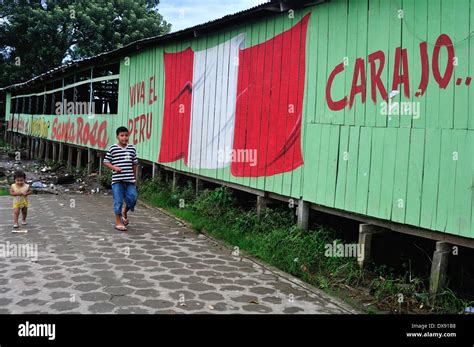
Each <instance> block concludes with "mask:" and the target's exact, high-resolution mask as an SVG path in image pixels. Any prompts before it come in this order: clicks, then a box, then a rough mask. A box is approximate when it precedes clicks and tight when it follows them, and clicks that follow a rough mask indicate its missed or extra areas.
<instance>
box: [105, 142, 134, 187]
mask: <svg viewBox="0 0 474 347" xmlns="http://www.w3.org/2000/svg"><path fill="white" fill-rule="evenodd" d="M104 163H111V164H112V165H113V166H117V167H119V168H121V169H122V172H120V173H119V172H115V171H114V172H113V173H112V184H114V183H117V182H128V183H135V175H134V174H133V165H134V164H135V165H137V164H138V159H137V150H136V149H135V147H134V146H133V145H127V147H125V148H122V147H120V146H119V145H117V144H114V145H112V146H110V147H109V149H108V151H107V153H106V154H105V158H104Z"/></svg>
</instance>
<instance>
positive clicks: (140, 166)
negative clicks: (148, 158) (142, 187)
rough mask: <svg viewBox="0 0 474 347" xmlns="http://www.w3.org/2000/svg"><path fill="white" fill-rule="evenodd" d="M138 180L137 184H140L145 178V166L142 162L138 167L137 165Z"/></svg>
mask: <svg viewBox="0 0 474 347" xmlns="http://www.w3.org/2000/svg"><path fill="white" fill-rule="evenodd" d="M136 176H137V177H136V180H137V183H140V182H141V181H142V177H143V166H142V165H141V164H140V162H138V165H137V173H136Z"/></svg>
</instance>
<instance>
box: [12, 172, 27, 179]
mask: <svg viewBox="0 0 474 347" xmlns="http://www.w3.org/2000/svg"><path fill="white" fill-rule="evenodd" d="M17 178H23V179H24V180H26V174H25V173H24V172H23V171H21V170H18V171H15V173H14V174H13V179H14V180H16V179H17Z"/></svg>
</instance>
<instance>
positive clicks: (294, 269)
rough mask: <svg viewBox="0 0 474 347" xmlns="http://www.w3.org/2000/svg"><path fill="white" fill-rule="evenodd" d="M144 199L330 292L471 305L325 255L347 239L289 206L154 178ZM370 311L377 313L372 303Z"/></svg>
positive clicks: (452, 308) (429, 308)
mask: <svg viewBox="0 0 474 347" xmlns="http://www.w3.org/2000/svg"><path fill="white" fill-rule="evenodd" d="M140 197H141V198H142V199H143V200H144V201H146V202H148V203H149V204H151V205H154V206H158V207H161V208H164V209H167V210H168V211H169V212H171V214H173V215H175V216H176V217H179V218H181V219H183V220H185V221H187V222H188V223H189V224H190V225H191V226H192V228H193V229H195V230H197V231H198V232H201V231H203V230H205V231H206V233H208V234H209V235H211V236H213V237H215V238H217V239H220V240H223V241H224V242H226V243H227V244H228V245H229V246H231V247H232V248H233V249H234V251H240V250H244V251H245V252H247V253H249V254H251V255H253V256H255V257H257V258H259V259H261V260H263V261H264V262H266V263H267V264H270V265H273V266H275V267H277V268H279V269H281V270H282V271H285V272H287V273H290V274H292V275H294V276H296V277H299V278H301V279H302V280H304V281H306V282H307V283H310V284H312V285H314V286H316V287H319V288H321V289H323V290H325V291H328V292H332V293H337V294H343V293H342V289H345V291H346V292H347V288H348V287H350V288H351V290H354V289H353V288H356V289H357V290H355V292H356V295H355V297H356V299H355V300H356V301H357V300H358V299H360V297H359V298H357V293H358V291H360V292H364V293H366V292H369V293H370V299H371V300H372V301H374V300H375V303H376V304H377V306H379V307H380V308H381V309H382V310H384V311H387V310H388V311H391V312H395V313H399V312H400V311H401V312H402V313H404V312H424V313H426V312H437V313H459V312H462V311H463V310H464V308H465V307H467V306H469V305H472V303H470V302H467V301H466V300H463V299H460V298H458V297H457V296H456V294H455V293H454V292H453V291H451V290H449V289H447V290H446V291H445V292H444V293H442V294H441V295H440V296H439V297H438V299H437V301H436V303H435V304H433V303H431V304H430V302H429V299H428V293H427V285H426V283H427V281H426V279H421V278H411V279H408V278H407V276H403V275H400V274H396V273H394V272H393V270H392V269H389V268H387V267H385V266H379V267H372V268H371V269H370V271H362V270H361V269H360V268H359V266H358V264H357V262H356V258H349V257H329V256H326V255H325V247H326V245H328V244H332V243H333V241H335V242H336V244H338V243H342V242H343V241H341V240H340V238H339V237H338V233H337V231H336V230H332V229H330V228H326V227H324V226H317V227H316V228H314V230H310V231H303V230H301V229H299V228H297V227H296V226H295V224H294V211H293V210H289V209H275V210H272V209H265V210H264V211H263V212H262V215H261V216H260V217H259V216H257V213H256V211H255V209H245V208H243V207H241V206H239V204H238V202H237V201H236V200H235V199H234V197H233V195H232V194H231V192H230V191H229V190H227V189H226V188H225V187H220V188H217V189H215V190H205V191H203V192H201V193H200V194H199V195H198V196H196V194H195V190H194V188H193V186H192V184H191V182H188V183H187V184H186V185H185V186H178V187H177V188H176V189H175V190H172V189H171V187H170V185H169V184H167V183H166V182H163V181H161V180H149V181H145V182H144V183H143V184H142V185H141V186H140ZM343 296H346V297H348V295H343ZM400 298H401V302H400ZM367 313H376V311H375V309H374V307H373V306H370V307H369V308H367Z"/></svg>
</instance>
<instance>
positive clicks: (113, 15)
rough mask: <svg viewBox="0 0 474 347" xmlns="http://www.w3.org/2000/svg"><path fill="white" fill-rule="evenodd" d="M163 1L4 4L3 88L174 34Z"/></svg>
mask: <svg viewBox="0 0 474 347" xmlns="http://www.w3.org/2000/svg"><path fill="white" fill-rule="evenodd" d="M158 4H159V0H76V1H74V0H72V1H67V0H29V1H28V0H0V87H2V86H7V85H10V84H13V83H18V82H22V81H25V80H28V79H30V78H32V77H34V76H36V75H38V74H41V73H43V72H46V71H48V70H50V69H51V68H53V67H55V66H59V65H61V64H62V63H65V62H67V61H69V60H75V59H80V58H84V57H90V56H93V55H96V54H99V53H102V52H106V51H110V50H113V49H116V48H119V47H122V46H123V45H126V44H128V43H130V42H133V41H136V40H140V39H143V38H146V37H151V36H159V35H163V34H166V33H168V32H169V31H170V29H171V25H170V24H168V23H167V22H166V21H164V20H163V17H162V16H161V15H160V14H159V13H158V10H157V6H158Z"/></svg>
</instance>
